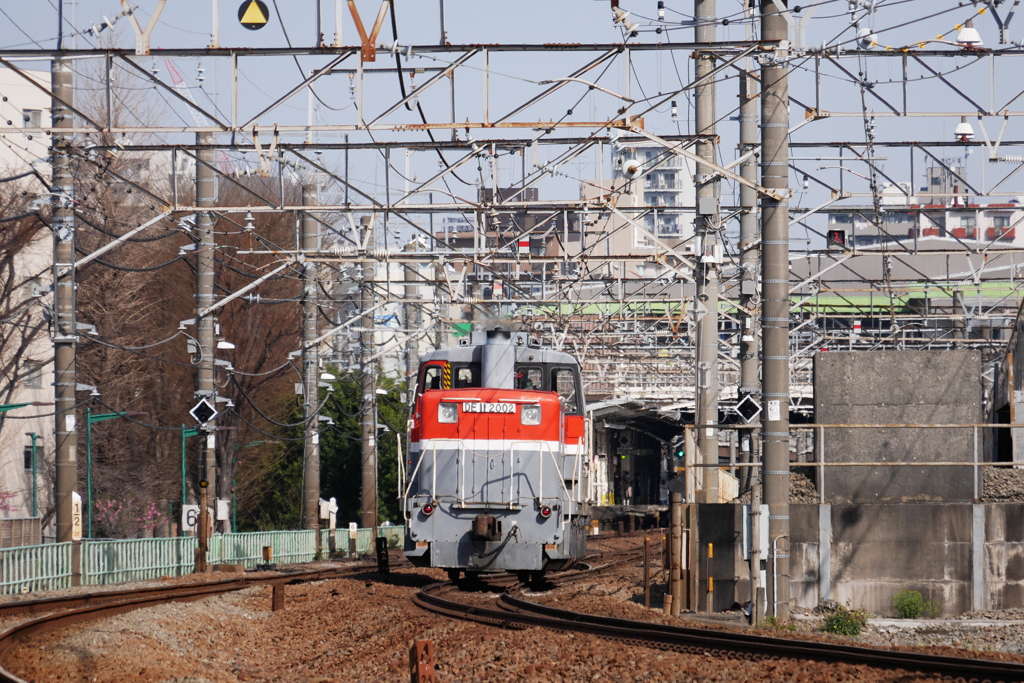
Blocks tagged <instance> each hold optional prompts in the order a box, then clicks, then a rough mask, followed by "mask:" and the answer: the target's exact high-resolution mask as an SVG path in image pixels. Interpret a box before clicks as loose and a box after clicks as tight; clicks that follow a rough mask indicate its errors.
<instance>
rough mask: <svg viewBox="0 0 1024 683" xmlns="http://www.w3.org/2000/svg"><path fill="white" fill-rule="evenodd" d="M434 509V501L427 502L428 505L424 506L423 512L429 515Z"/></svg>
mask: <svg viewBox="0 0 1024 683" xmlns="http://www.w3.org/2000/svg"><path fill="white" fill-rule="evenodd" d="M433 511H434V505H433V504H432V503H427V504H426V505H424V506H423V514H424V515H426V516H428V517H429V516H430V513H432V512H433Z"/></svg>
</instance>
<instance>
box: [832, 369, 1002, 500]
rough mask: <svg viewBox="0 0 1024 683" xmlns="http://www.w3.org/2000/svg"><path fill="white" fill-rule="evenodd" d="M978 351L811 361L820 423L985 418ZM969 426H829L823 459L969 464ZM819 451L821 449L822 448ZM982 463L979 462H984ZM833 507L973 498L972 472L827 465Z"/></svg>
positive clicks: (962, 421) (958, 421)
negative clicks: (898, 427)
mask: <svg viewBox="0 0 1024 683" xmlns="http://www.w3.org/2000/svg"><path fill="white" fill-rule="evenodd" d="M981 399H982V382H981V355H980V353H979V352H977V351H871V352H864V351H857V352H843V351H840V352H835V351H829V352H824V353H817V354H815V356H814V410H815V413H814V414H815V420H816V421H817V422H818V423H819V424H977V423H979V422H981V421H982V415H981V406H982V400H981ZM984 437H985V435H984V434H983V433H979V435H978V438H977V442H978V443H977V445H975V436H974V432H973V430H971V429H826V430H824V445H823V447H824V451H825V462H901V463H903V462H906V463H913V462H961V463H970V462H973V461H974V457H975V448H976V447H977V449H978V452H979V453H981V452H982V449H983V448H984V443H983V439H984ZM819 448H822V444H819ZM983 459H984V458H983ZM819 490H820V489H819ZM824 492H825V497H826V498H827V499H828V500H830V501H832V502H833V503H885V502H892V503H900V502H909V501H936V502H938V501H946V502H948V501H971V500H973V499H974V497H975V487H974V480H973V477H972V476H971V468H969V467H864V466H860V467H849V468H846V467H830V468H827V471H826V472H825V482H824Z"/></svg>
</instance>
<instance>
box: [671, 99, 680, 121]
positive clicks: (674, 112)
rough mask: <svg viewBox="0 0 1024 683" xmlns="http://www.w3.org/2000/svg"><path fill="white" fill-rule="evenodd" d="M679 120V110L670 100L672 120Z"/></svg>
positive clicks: (674, 102) (673, 101)
mask: <svg viewBox="0 0 1024 683" xmlns="http://www.w3.org/2000/svg"><path fill="white" fill-rule="evenodd" d="M678 118H679V108H678V107H676V101H675V100H672V120H673V121H675V120H677V119H678Z"/></svg>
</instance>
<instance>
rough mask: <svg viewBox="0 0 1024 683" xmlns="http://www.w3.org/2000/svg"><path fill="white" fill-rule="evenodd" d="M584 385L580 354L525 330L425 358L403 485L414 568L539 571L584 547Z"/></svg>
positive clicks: (587, 469)
mask: <svg viewBox="0 0 1024 683" xmlns="http://www.w3.org/2000/svg"><path fill="white" fill-rule="evenodd" d="M582 388H583V387H582V385H581V381H580V366H579V363H578V362H577V361H576V359H575V358H574V357H573V356H571V355H570V354H567V353H562V352H559V351H554V350H551V349H544V348H541V346H540V344H539V343H537V342H535V341H532V340H530V339H529V337H528V336H527V334H525V333H522V332H510V331H507V330H500V329H497V330H482V331H474V332H472V333H471V335H470V336H469V337H467V338H463V339H461V340H460V345H459V346H457V347H454V348H449V349H441V350H437V351H434V352H432V353H430V354H427V355H425V356H424V358H423V359H422V362H421V365H420V368H419V375H418V379H417V385H416V395H415V401H414V403H413V405H412V413H411V416H410V424H409V448H408V457H407V459H406V476H405V477H404V482H403V484H402V487H403V490H402V491H401V499H402V500H401V504H402V508H403V511H404V516H405V555H406V557H408V558H409V560H410V561H411V562H412V563H413V564H414V565H417V566H429V567H440V568H444V569H447V570H448V574H449V576H450V577H452V578H453V579H455V578H458V577H459V575H460V573H462V572H464V573H465V575H466V576H467V577H473V576H475V575H478V574H479V573H481V572H497V571H514V572H518V573H520V574H521V575H526V576H529V577H531V578H539V577H540V576H543V573H544V572H547V571H556V570H560V569H564V568H566V567H568V566H569V565H570V564H572V563H573V561H574V560H576V559H577V558H579V557H581V556H582V555H583V554H584V553H585V550H586V532H587V526H588V524H589V514H590V500H591V495H590V494H591V473H592V469H593V468H592V461H591V455H590V450H591V449H590V436H589V434H590V429H589V424H588V419H587V415H586V406H585V405H584V402H583V392H582Z"/></svg>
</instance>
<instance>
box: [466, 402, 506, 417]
mask: <svg viewBox="0 0 1024 683" xmlns="http://www.w3.org/2000/svg"><path fill="white" fill-rule="evenodd" d="M462 412H464V413H505V414H508V415H513V414H515V412H516V404H515V403H463V404H462Z"/></svg>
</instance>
